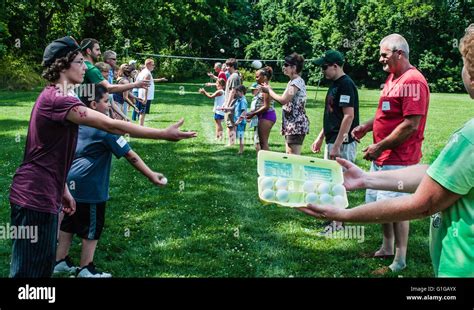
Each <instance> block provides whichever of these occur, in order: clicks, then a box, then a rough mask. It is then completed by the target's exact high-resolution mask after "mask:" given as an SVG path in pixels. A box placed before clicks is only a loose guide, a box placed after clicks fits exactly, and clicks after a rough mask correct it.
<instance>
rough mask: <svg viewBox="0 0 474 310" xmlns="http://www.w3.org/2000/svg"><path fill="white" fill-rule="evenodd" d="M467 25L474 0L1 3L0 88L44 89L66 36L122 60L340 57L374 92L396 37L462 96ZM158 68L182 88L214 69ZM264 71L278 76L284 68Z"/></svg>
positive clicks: (435, 86)
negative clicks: (57, 45) (387, 44)
mask: <svg viewBox="0 0 474 310" xmlns="http://www.w3.org/2000/svg"><path fill="white" fill-rule="evenodd" d="M473 16H474V0H444V1H416V0H393V1H385V0H381V1H370V0H365V1H364V0H359V1H351V0H279V1H275V0H234V1H232V0H195V1H184V0H141V1H137V0H62V1H49V0H29V1H28V0H20V1H18V0H2V2H0V88H12V89H16V88H31V87H32V86H35V85H38V84H40V83H42V81H41V78H40V77H39V73H41V66H40V63H41V58H42V53H43V50H44V48H45V46H46V45H47V44H48V42H50V41H52V40H54V39H56V38H59V37H62V36H64V35H72V36H73V37H75V38H76V39H77V40H78V41H80V40H81V39H82V38H86V37H92V38H96V39H98V40H99V41H100V43H101V50H102V52H104V51H105V50H107V49H112V50H114V51H116V52H117V53H118V56H119V59H120V60H122V61H126V60H129V59H138V60H142V59H144V58H145V57H144V56H138V55H136V54H135V53H153V54H167V55H187V56H200V57H218V58H228V57H236V58H252V59H253V58H257V59H282V58H283V57H284V56H285V55H287V54H290V53H291V52H293V51H296V52H298V53H300V54H302V55H303V56H304V57H305V58H307V59H311V58H317V57H319V56H321V55H322V53H323V52H324V51H325V50H327V49H330V48H332V49H338V50H340V51H341V52H343V53H344V54H345V56H346V60H347V64H346V66H345V69H346V72H347V73H349V74H350V75H351V76H352V77H353V79H354V80H355V81H356V83H357V84H358V86H362V87H378V86H379V85H380V84H381V83H383V81H384V80H385V77H386V74H385V73H384V72H383V71H382V69H381V66H380V64H379V63H378V58H379V56H378V53H379V50H378V49H379V46H378V44H379V42H380V40H381V39H382V38H383V37H384V36H386V35H388V34H390V33H394V32H396V33H400V34H402V35H403V36H405V38H406V39H407V40H408V43H409V44H410V60H411V62H412V64H414V65H415V66H417V67H418V68H419V69H420V70H421V71H422V72H423V74H424V75H425V76H426V78H427V80H428V82H429V84H430V87H431V90H432V91H436V92H458V91H462V81H461V79H460V74H459V73H460V71H461V64H462V60H461V58H460V55H459V51H458V45H459V39H460V38H461V37H462V35H463V33H464V29H465V28H466V27H467V26H468V24H469V23H471V22H473V21H474V18H473ZM221 49H223V50H224V53H222V52H221ZM157 60H158V61H157V65H158V66H157V71H158V73H157V74H159V75H163V76H167V77H172V79H173V80H179V81H182V80H189V79H195V78H199V77H203V76H205V75H204V74H203V73H205V72H207V71H208V70H209V69H210V67H211V66H212V62H209V61H207V62H203V61H194V60H172V59H164V58H162V59H157ZM119 63H120V61H119ZM269 64H270V65H272V66H274V67H275V69H276V72H280V69H279V68H276V67H277V66H280V65H281V64H277V63H269ZM246 69H247V70H246ZM242 70H243V71H244V73H245V74H244V75H245V76H246V77H248V78H249V79H250V78H251V77H252V76H253V73H251V70H250V68H249V67H245V65H244V66H243V67H242ZM304 77H305V78H306V79H307V80H308V83H310V84H311V83H312V84H314V83H317V81H318V80H319V78H320V77H321V76H320V70H319V69H318V68H316V67H315V66H314V65H312V64H311V63H310V62H308V63H307V64H306V65H305V72H304ZM276 79H281V80H285V78H284V77H283V76H282V75H281V74H279V75H276Z"/></svg>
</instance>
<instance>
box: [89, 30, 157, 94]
mask: <svg viewBox="0 0 474 310" xmlns="http://www.w3.org/2000/svg"><path fill="white" fill-rule="evenodd" d="M81 46H83V47H84V50H83V51H82V54H83V56H84V63H85V64H86V74H85V75H84V81H83V82H82V83H83V84H88V83H90V84H101V85H102V86H104V87H105V88H107V92H108V93H123V92H124V91H127V90H131V89H133V88H148V86H149V85H150V82H149V81H146V80H143V81H136V82H134V83H129V84H110V83H109V82H108V81H107V80H106V79H104V77H103V76H102V73H101V72H100V70H99V69H98V68H97V67H95V66H94V63H95V62H97V60H99V56H100V55H101V53H100V45H99V41H97V40H95V39H84V40H82V41H81Z"/></svg>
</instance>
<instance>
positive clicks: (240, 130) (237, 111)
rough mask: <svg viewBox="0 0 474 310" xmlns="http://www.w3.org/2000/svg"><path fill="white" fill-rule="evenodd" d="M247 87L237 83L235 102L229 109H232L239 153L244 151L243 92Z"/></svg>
mask: <svg viewBox="0 0 474 310" xmlns="http://www.w3.org/2000/svg"><path fill="white" fill-rule="evenodd" d="M246 92H247V88H245V86H244V85H239V86H237V87H236V88H235V98H236V99H235V102H234V104H233V105H232V107H230V108H229V109H231V110H234V122H235V127H234V128H235V131H236V135H235V136H236V138H237V139H239V143H240V145H239V153H238V154H239V155H242V154H243V153H244V135H245V126H246V125H247V121H246V117H247V106H248V103H247V99H245V93H246Z"/></svg>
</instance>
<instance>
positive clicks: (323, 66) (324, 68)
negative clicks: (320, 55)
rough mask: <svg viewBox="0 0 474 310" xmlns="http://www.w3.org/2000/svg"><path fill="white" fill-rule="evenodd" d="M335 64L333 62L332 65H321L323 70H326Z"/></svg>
mask: <svg viewBox="0 0 474 310" xmlns="http://www.w3.org/2000/svg"><path fill="white" fill-rule="evenodd" d="M333 65H334V64H332V65H330V64H324V65H322V66H321V69H323V71H326V70H327V68H329V67H331V66H333Z"/></svg>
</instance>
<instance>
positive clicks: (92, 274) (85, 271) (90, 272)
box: [76, 262, 112, 278]
mask: <svg viewBox="0 0 474 310" xmlns="http://www.w3.org/2000/svg"><path fill="white" fill-rule="evenodd" d="M76 278H112V275H111V274H110V273H107V272H101V271H99V270H97V269H95V265H94V263H92V262H91V263H89V265H87V266H85V267H82V268H80V269H77V271H76Z"/></svg>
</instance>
